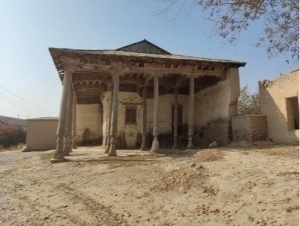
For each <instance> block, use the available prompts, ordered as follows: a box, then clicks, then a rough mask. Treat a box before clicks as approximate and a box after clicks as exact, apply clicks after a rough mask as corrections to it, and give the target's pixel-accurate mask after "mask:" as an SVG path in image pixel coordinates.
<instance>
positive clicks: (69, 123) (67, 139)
mask: <svg viewBox="0 0 300 226" xmlns="http://www.w3.org/2000/svg"><path fill="white" fill-rule="evenodd" d="M72 111H73V87H72V76H71V78H70V85H69V95H68V103H67V112H66V115H67V118H66V132H65V142H64V147H63V150H64V155H65V156H66V155H69V154H70V152H71V151H72V137H71V134H72V115H73V114H72Z"/></svg>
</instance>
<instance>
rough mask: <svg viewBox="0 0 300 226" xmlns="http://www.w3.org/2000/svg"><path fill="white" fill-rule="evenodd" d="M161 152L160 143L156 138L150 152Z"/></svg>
mask: <svg viewBox="0 0 300 226" xmlns="http://www.w3.org/2000/svg"><path fill="white" fill-rule="evenodd" d="M158 151H159V142H158V140H157V138H154V140H153V141H152V147H151V150H150V152H156V153H157V152H158Z"/></svg>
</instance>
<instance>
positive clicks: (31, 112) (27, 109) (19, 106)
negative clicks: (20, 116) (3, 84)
mask: <svg viewBox="0 0 300 226" xmlns="http://www.w3.org/2000/svg"><path fill="white" fill-rule="evenodd" d="M0 97H2V98H3V99H4V100H6V101H7V102H9V103H11V104H13V105H15V106H17V107H18V108H21V109H23V110H24V111H26V112H29V113H31V114H34V115H36V116H39V115H37V114H36V113H34V112H32V111H29V110H28V109H25V108H23V107H21V106H19V105H17V104H15V103H13V102H11V101H9V100H7V99H5V98H4V97H3V96H1V95H0Z"/></svg>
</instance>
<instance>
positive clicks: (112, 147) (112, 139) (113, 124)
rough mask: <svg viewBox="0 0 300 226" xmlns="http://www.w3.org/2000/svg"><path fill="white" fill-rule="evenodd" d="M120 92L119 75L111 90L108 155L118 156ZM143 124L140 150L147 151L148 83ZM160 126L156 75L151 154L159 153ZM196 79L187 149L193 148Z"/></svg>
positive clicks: (156, 76) (176, 111)
mask: <svg viewBox="0 0 300 226" xmlns="http://www.w3.org/2000/svg"><path fill="white" fill-rule="evenodd" d="M118 90H119V75H115V77H114V83H113V88H112V89H111V101H110V106H109V111H108V112H109V114H108V125H109V127H108V129H107V138H106V141H105V145H106V149H105V152H106V153H108V155H116V135H117V124H118V122H117V119H118V117H117V114H118ZM142 108H143V122H142V144H141V148H140V150H142V151H145V150H147V147H146V137H147V81H145V84H144V86H143V105H142ZM158 124H159V77H158V75H154V101H153V141H152V146H151V150H150V152H158V151H159V141H158V135H159V131H158ZM193 124H194V78H193V77H191V78H190V93H189V127H188V145H187V148H193V133H194V131H193V128H194V125H193ZM173 148H174V149H176V148H178V86H175V104H174V143H173Z"/></svg>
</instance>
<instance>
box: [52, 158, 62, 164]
mask: <svg viewBox="0 0 300 226" xmlns="http://www.w3.org/2000/svg"><path fill="white" fill-rule="evenodd" d="M64 161H66V159H65V158H62V159H55V158H52V159H50V163H59V162H64Z"/></svg>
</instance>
